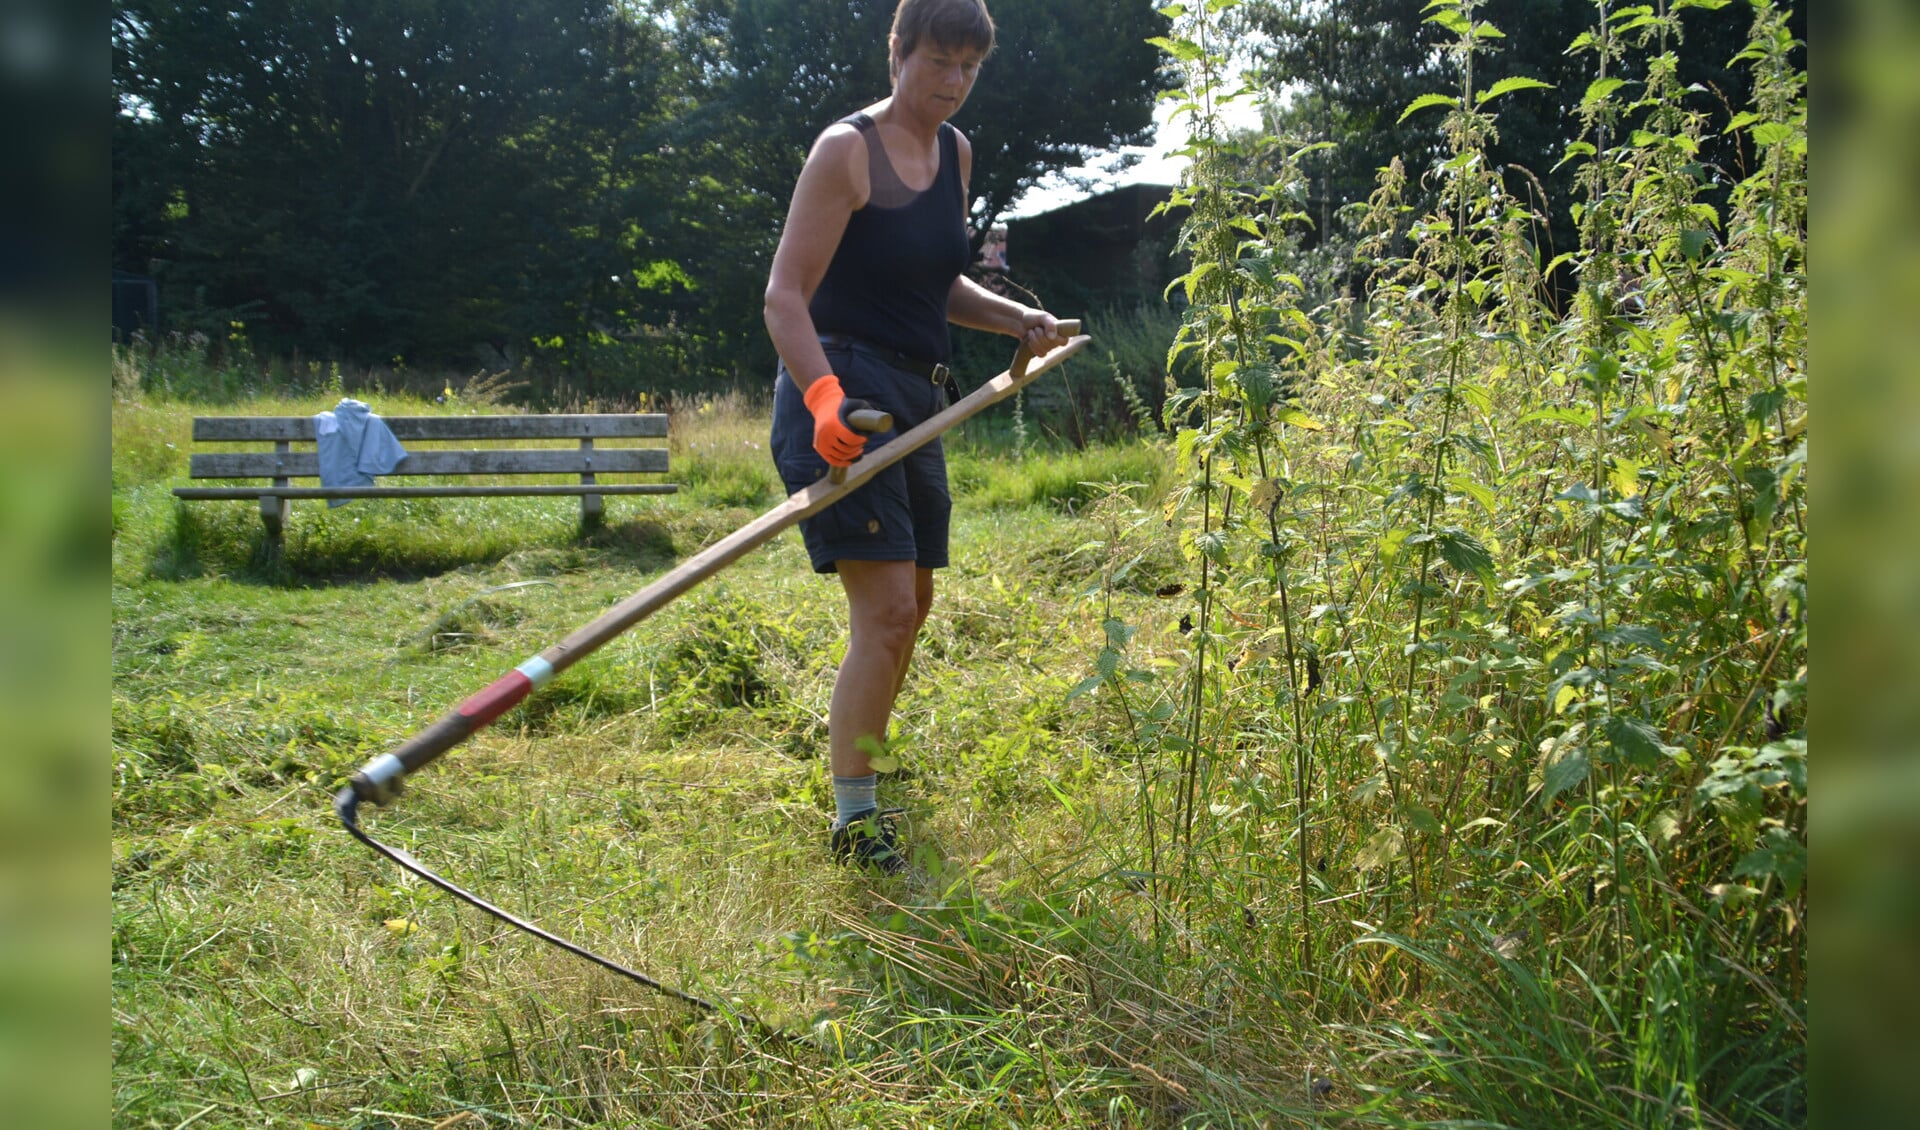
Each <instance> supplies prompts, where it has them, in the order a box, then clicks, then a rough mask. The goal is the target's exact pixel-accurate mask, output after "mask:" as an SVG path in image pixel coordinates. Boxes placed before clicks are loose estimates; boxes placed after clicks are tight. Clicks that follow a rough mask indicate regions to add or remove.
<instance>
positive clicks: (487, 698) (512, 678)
mask: <svg viewBox="0 0 1920 1130" xmlns="http://www.w3.org/2000/svg"><path fill="white" fill-rule="evenodd" d="M532 690H533V680H532V679H529V678H527V677H526V676H525V675H522V674H521V673H520V672H518V671H509V672H507V673H506V674H504V675H502V676H500V677H499V678H498V679H495V680H494V681H493V685H492V686H490V687H488V688H487V689H486V690H484V691H481V692H480V693H479V694H477V695H474V696H473V697H472V698H470V699H468V700H467V701H465V702H463V703H461V704H460V706H459V708H458V709H457V710H455V711H454V713H455V714H458V715H460V716H461V717H462V718H465V719H467V720H468V721H469V722H472V723H473V728H474V729H476V730H478V729H479V728H480V727H482V726H484V725H486V724H487V723H489V722H491V721H493V720H494V719H495V718H498V717H500V716H501V715H502V714H505V713H506V712H507V711H509V710H512V709H513V708H514V706H515V705H516V704H518V703H519V701H520V700H521V699H523V698H525V697H527V695H528V693H530V692H531V691H532Z"/></svg>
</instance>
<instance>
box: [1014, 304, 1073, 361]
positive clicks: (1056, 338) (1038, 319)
mask: <svg viewBox="0 0 1920 1130" xmlns="http://www.w3.org/2000/svg"><path fill="white" fill-rule="evenodd" d="M1020 340H1021V341H1023V342H1025V343H1026V346H1027V350H1028V352H1030V353H1032V354H1033V355H1034V356H1035V357H1041V356H1044V355H1046V354H1048V353H1051V352H1052V351H1053V350H1055V349H1057V348H1059V347H1060V346H1063V345H1065V344H1067V335H1066V334H1063V333H1061V332H1060V319H1058V318H1056V317H1054V316H1053V315H1052V314H1049V313H1047V312H1046V311H1045V310H1035V309H1033V308H1032V307H1028V308H1027V309H1026V311H1025V312H1024V313H1022V314H1021V315H1020Z"/></svg>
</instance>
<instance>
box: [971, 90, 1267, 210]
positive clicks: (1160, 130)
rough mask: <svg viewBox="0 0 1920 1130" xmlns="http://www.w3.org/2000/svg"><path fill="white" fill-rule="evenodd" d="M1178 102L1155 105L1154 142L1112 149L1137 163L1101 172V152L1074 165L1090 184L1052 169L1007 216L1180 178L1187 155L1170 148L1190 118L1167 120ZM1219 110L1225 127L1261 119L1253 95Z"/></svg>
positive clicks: (1076, 174) (1181, 141)
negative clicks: (1080, 183) (1082, 184)
mask: <svg viewBox="0 0 1920 1130" xmlns="http://www.w3.org/2000/svg"><path fill="white" fill-rule="evenodd" d="M1176 105H1178V103H1177V102H1174V101H1165V102H1161V103H1160V104H1159V105H1157V106H1155V107H1154V111H1153V125H1154V140H1153V144H1152V145H1134V146H1127V147H1125V148H1122V149H1119V150H1116V151H1115V154H1116V155H1117V154H1131V155H1137V156H1139V157H1140V163H1139V164H1137V165H1135V166H1133V167H1132V168H1130V169H1126V170H1124V171H1122V172H1120V173H1117V174H1108V173H1103V172H1101V171H1100V166H1101V165H1103V164H1104V163H1105V162H1106V161H1107V160H1108V155H1106V154H1102V155H1101V156H1099V157H1096V158H1094V159H1093V160H1092V161H1091V162H1089V163H1088V167H1086V168H1081V169H1075V170H1073V172H1072V174H1071V175H1072V176H1073V177H1076V178H1081V179H1085V178H1088V177H1091V178H1092V181H1093V183H1092V185H1091V187H1088V188H1082V187H1080V186H1078V185H1076V184H1074V183H1073V182H1072V180H1070V179H1069V178H1068V176H1067V175H1063V174H1059V173H1055V174H1053V175H1052V176H1049V177H1047V178H1045V179H1044V180H1042V181H1041V182H1040V183H1039V184H1037V185H1035V186H1033V187H1032V188H1030V189H1028V190H1027V191H1026V192H1025V193H1023V194H1022V195H1021V196H1020V198H1019V199H1018V200H1016V201H1014V203H1013V207H1012V208H1010V209H1009V210H1008V212H1007V218H1008V219H1013V220H1017V219H1022V218H1024V217H1027V216H1037V215H1039V214H1040V213H1042V212H1050V211H1052V210H1053V209H1055V208H1059V207H1062V206H1063V205H1067V204H1072V203H1074V202H1075V201H1079V200H1085V199H1087V198H1088V197H1092V196H1098V195H1100V194H1101V193H1103V192H1110V191H1112V190H1113V189H1116V188H1119V187H1121V186H1123V185H1129V184H1176V183H1178V182H1179V180H1180V175H1181V174H1182V173H1184V172H1185V171H1186V168H1187V161H1186V158H1184V157H1175V156H1173V151H1174V150H1175V149H1178V148H1180V147H1181V146H1182V145H1185V144H1186V140H1187V129H1188V127H1189V125H1190V124H1191V123H1190V122H1189V121H1188V119H1186V118H1181V119H1180V120H1179V121H1178V122H1172V121H1170V118H1171V116H1172V114H1173V109H1174V107H1175V106H1176ZM1221 116H1222V117H1223V118H1224V119H1225V122H1226V125H1227V127H1228V128H1229V129H1250V128H1252V127H1254V126H1257V125H1259V124H1260V111H1259V109H1258V107H1257V106H1256V105H1255V104H1254V102H1253V101H1252V100H1251V99H1240V100H1238V101H1235V102H1229V103H1227V104H1226V105H1225V106H1223V107H1222V109H1221Z"/></svg>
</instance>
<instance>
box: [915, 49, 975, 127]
mask: <svg viewBox="0 0 1920 1130" xmlns="http://www.w3.org/2000/svg"><path fill="white" fill-rule="evenodd" d="M981 58H982V53H981V52H979V51H977V50H975V49H973V48H971V47H946V46H943V45H941V44H939V43H936V42H934V41H933V40H931V39H922V40H921V41H920V42H919V43H917V44H915V45H914V48H913V54H911V55H908V56H907V57H906V58H904V59H902V60H900V67H899V71H898V73H897V74H895V76H894V80H893V98H894V101H895V102H896V103H901V102H904V103H906V104H907V105H908V106H911V107H912V108H913V109H914V111H915V112H917V113H921V114H925V115H927V116H929V117H931V118H933V119H934V120H936V121H945V120H946V119H948V118H950V117H952V116H953V115H954V113H955V111H957V110H959V109H960V106H961V104H962V103H964V102H966V100H967V95H968V93H970V92H971V91H972V90H973V80H974V79H975V78H976V77H978V76H979V74H980V60H981Z"/></svg>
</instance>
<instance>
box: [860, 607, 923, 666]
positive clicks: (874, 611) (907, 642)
mask: <svg viewBox="0 0 1920 1130" xmlns="http://www.w3.org/2000/svg"><path fill="white" fill-rule="evenodd" d="M925 618H926V617H925V614H924V613H922V612H921V610H920V605H919V603H918V602H917V601H916V600H913V599H906V600H898V599H896V600H877V601H873V602H871V603H869V604H867V605H866V607H864V608H862V609H861V610H860V613H859V614H858V615H857V616H856V617H855V618H854V622H853V630H854V633H855V634H856V635H859V636H863V637H865V639H867V640H869V641H871V642H872V643H873V644H875V645H876V646H879V647H883V648H885V649H887V650H888V651H891V652H895V653H900V654H904V653H905V652H906V650H907V648H909V647H911V646H912V645H913V637H914V635H915V634H916V633H917V632H919V630H920V622H921V621H922V620H924V619H925Z"/></svg>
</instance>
